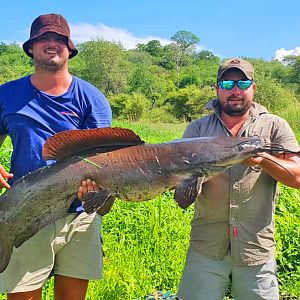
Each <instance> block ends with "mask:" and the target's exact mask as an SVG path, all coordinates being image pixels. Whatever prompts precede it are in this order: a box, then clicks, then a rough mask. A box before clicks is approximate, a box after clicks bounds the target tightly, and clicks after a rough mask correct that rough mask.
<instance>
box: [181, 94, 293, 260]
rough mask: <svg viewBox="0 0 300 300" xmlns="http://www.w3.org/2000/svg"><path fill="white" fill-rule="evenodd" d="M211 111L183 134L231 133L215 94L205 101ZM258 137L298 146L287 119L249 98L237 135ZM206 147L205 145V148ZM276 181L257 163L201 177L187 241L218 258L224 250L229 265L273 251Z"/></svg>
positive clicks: (258, 257) (195, 135) (263, 255)
mask: <svg viewBox="0 0 300 300" xmlns="http://www.w3.org/2000/svg"><path fill="white" fill-rule="evenodd" d="M206 107H207V108H208V109H212V110H213V113H212V114H211V115H207V116H205V117H203V118H201V119H198V120H196V121H193V122H191V123H190V124H189V126H188V127H187V129H186V131H185V133H184V137H197V136H200V137H201V136H231V133H230V131H229V130H228V128H227V127H226V126H225V124H224V123H223V121H222V120H221V118H220V107H219V102H218V100H217V99H215V100H212V101H210V102H209V103H208V105H207V106H206ZM255 135H256V136H259V137H260V138H261V139H263V140H265V141H266V142H267V143H270V142H272V143H279V144H280V145H282V146H283V147H285V148H287V149H290V150H293V151H299V146H298V143H297V140H296V138H295V135H294V133H293V131H292V129H291V128H290V126H289V125H288V123H287V122H286V121H285V120H284V119H282V118H280V117H279V116H276V115H272V114H269V113H268V111H267V109H266V108H265V107H263V106H261V105H259V104H257V103H253V105H252V107H251V108H250V114H249V117H248V118H247V120H246V121H245V122H244V124H243V126H242V127H241V128H240V130H239V132H238V134H237V136H247V137H248V136H250V137H251V136H255ZM208 151H209V149H208ZM277 195H278V189H277V182H276V180H275V179H273V178H272V177H271V176H269V175H268V174H267V173H265V172H264V171H262V170H261V169H260V168H253V167H252V168H251V167H249V166H247V165H246V164H238V165H235V166H233V167H231V168H229V169H227V170H226V171H224V172H222V173H221V174H219V175H217V176H215V177H213V178H211V179H210V180H208V181H206V182H204V184H203V186H202V192H201V194H200V195H199V197H198V198H197V200H196V202H195V214H194V217H193V220H192V231H191V241H190V243H191V246H192V247H193V248H194V249H196V250H198V251H199V252H201V253H202V254H205V255H208V256H211V257H214V258H223V257H224V256H225V255H227V254H228V252H229V253H230V254H231V256H232V260H233V263H234V264H239V265H241V264H242V265H258V264H263V263H265V262H266V261H267V260H268V258H269V257H270V256H271V255H272V254H274V251H275V240H274V213H275V202H276V198H277Z"/></svg>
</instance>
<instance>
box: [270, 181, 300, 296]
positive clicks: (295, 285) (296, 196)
mask: <svg viewBox="0 0 300 300" xmlns="http://www.w3.org/2000/svg"><path fill="white" fill-rule="evenodd" d="M275 220H276V241H277V247H276V260H277V263H278V273H279V274H280V276H279V283H280V285H281V290H282V292H281V294H282V296H287V295H293V296H297V297H300V251H299V249H300V192H299V190H298V191H297V190H294V189H290V188H287V187H285V186H282V187H281V192H280V197H279V200H278V203H277V206H276V219H275ZM287 291H289V292H287Z"/></svg>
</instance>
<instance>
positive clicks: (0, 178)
mask: <svg viewBox="0 0 300 300" xmlns="http://www.w3.org/2000/svg"><path fill="white" fill-rule="evenodd" d="M6 136H7V135H4V134H3V135H0V147H1V146H2V144H3V142H4V141H5V139H6ZM13 176H14V175H13V174H12V173H8V172H7V171H6V170H5V169H4V167H3V166H2V165H0V188H6V189H9V188H10V185H9V184H8V183H7V181H6V180H7V179H9V178H12V177H13Z"/></svg>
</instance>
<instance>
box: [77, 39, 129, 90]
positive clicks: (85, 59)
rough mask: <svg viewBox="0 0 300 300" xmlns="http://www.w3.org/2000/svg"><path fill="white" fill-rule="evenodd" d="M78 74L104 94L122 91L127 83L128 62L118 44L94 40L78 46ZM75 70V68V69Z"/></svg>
mask: <svg viewBox="0 0 300 300" xmlns="http://www.w3.org/2000/svg"><path fill="white" fill-rule="evenodd" d="M79 50H80V53H79V54H78V58H77V59H78V60H79V59H80V61H81V65H82V67H81V70H80V72H79V73H80V75H81V77H82V78H83V79H85V80H87V81H89V82H90V83H92V84H94V85H95V86H96V87H98V88H99V89H100V90H101V91H102V92H104V93H105V94H117V93H120V92H122V90H123V89H124V88H125V86H126V84H127V79H128V75H129V72H130V64H129V62H128V61H127V60H126V55H125V52H124V50H123V48H122V46H121V45H120V44H117V43H112V42H108V41H104V40H94V41H89V42H86V43H83V44H81V45H80V46H79ZM75 71H76V70H75Z"/></svg>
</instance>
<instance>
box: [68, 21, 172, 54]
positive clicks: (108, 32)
mask: <svg viewBox="0 0 300 300" xmlns="http://www.w3.org/2000/svg"><path fill="white" fill-rule="evenodd" d="M70 27H71V37H72V40H73V41H74V42H75V43H83V42H86V41H89V40H91V39H104V40H107V41H111V42H120V43H121V44H122V45H123V46H124V48H125V49H133V48H134V47H135V46H136V45H137V44H139V43H140V44H146V43H148V42H149V41H151V40H159V41H160V42H161V44H162V45H166V44H169V43H170V42H171V41H170V40H167V39H162V38H159V37H156V36H146V37H135V36H134V35H133V34H132V33H130V32H128V31H127V30H126V29H122V28H114V27H108V26H106V25H104V24H102V23H98V24H96V25H92V24H87V23H80V24H70Z"/></svg>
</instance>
